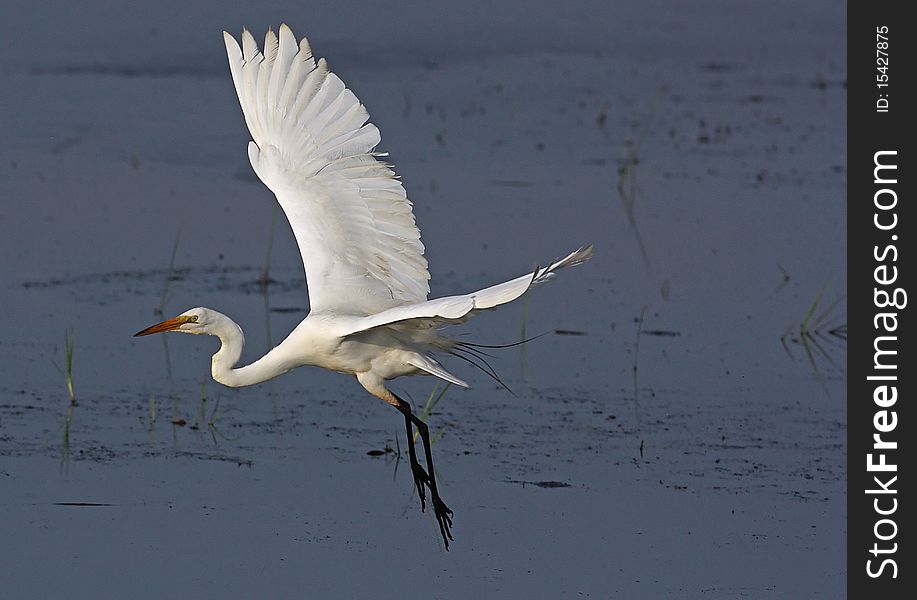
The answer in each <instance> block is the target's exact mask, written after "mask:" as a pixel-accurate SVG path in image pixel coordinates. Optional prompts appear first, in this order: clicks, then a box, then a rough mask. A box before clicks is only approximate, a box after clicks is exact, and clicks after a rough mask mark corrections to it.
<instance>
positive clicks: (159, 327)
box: [134, 315, 197, 337]
mask: <svg viewBox="0 0 917 600" xmlns="http://www.w3.org/2000/svg"><path fill="white" fill-rule="evenodd" d="M189 321H197V315H180V316H177V317H173V318H171V319H169V320H167V321H163V322H162V323H156V324H155V325H153V326H152V327H147V328H146V329H144V330H143V331H138V332H137V333H135V334H134V337H137V336H139V335H150V334H151V333H162V332H163V331H174V330H175V329H178V328H179V327H181V326H182V325H184V324H185V323H187V322H189Z"/></svg>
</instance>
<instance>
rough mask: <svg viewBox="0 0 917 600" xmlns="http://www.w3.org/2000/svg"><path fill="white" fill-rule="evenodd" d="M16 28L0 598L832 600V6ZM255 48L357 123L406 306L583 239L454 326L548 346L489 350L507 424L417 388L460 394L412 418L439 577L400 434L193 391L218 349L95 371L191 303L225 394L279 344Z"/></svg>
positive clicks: (136, 21) (282, 388)
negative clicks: (251, 69) (424, 443)
mask: <svg viewBox="0 0 917 600" xmlns="http://www.w3.org/2000/svg"><path fill="white" fill-rule="evenodd" d="M466 4H467V3H466ZM22 10H24V9H14V10H13V11H12V13H11V15H7V18H5V19H4V22H3V23H2V24H0V39H4V40H6V41H7V56H8V57H10V54H11V57H10V58H8V60H6V61H4V64H3V66H2V67H0V69H2V72H3V75H4V78H5V80H6V81H7V84H6V85H5V86H4V87H5V89H4V92H3V95H2V96H0V100H2V103H3V109H4V110H2V111H0V130H2V131H3V132H4V145H3V146H2V148H0V197H2V198H3V202H2V204H0V227H2V235H0V264H2V265H3V273H4V275H5V277H4V283H3V284H2V286H3V287H2V291H0V307H2V311H0V313H2V315H3V316H2V317H0V318H2V336H0V364H2V367H0V369H2V370H0V486H2V488H0V489H2V492H3V493H2V495H0V502H2V509H3V510H2V511H0V531H3V542H2V543H0V565H2V567H0V589H3V590H4V593H5V594H9V595H10V597H39V596H50V595H52V594H68V595H70V596H76V597H93V598H99V597H124V596H125V595H129V596H130V597H163V596H175V595H189V594H195V595H201V594H204V595H207V596H226V597H252V596H272V597H303V596H305V597H374V598H390V597H391V598H395V597H399V598H403V597H404V596H405V594H407V595H408V596H411V595H414V594H416V595H420V594H424V595H427V596H432V597H437V598H469V597H506V598H518V597H532V596H539V597H581V596H585V597H596V598H605V597H622V598H641V597H645V598H659V597H673V598H693V597H713V598H717V597H722V598H735V597H750V598H758V597H812V598H815V597H824V598H836V597H840V596H842V595H843V594H844V577H845V559H846V557H845V553H844V539H845V537H846V535H845V534H846V531H845V518H846V509H845V498H844V489H845V475H844V469H845V457H844V440H845V437H846V425H845V422H846V411H845V405H846V392H845V378H846V372H845V368H844V367H845V364H846V346H845V344H844V339H843V331H844V330H843V329H842V328H843V327H845V326H846V312H845V310H846V303H845V300H844V298H845V293H846V275H845V269H846V263H845V230H846V210H845V195H846V191H845V187H846V167H845V161H846V158H845V155H846V134H845V131H844V119H845V116H846V84H845V81H846V63H845V52H846V46H845V22H844V16H845V10H846V8H845V5H844V4H843V3H831V2H825V3H820V4H818V5H807V6H806V7H805V9H804V10H805V12H802V13H801V12H800V10H801V9H800V8H799V6H797V5H796V4H789V3H784V4H771V5H768V6H767V7H755V8H754V9H749V10H753V11H754V12H748V13H745V12H743V11H742V9H740V8H738V7H736V6H734V5H733V4H731V3H722V2H703V3H701V4H697V3H694V4H692V5H691V8H690V10H689V9H687V8H680V7H673V6H670V5H668V4H663V3H658V4H653V3H650V4H645V5H641V6H640V7H618V8H617V9H616V10H614V11H610V10H609V9H608V8H607V7H606V4H605V3H602V2H593V3H586V4H582V5H576V6H571V7H565V8H564V11H565V12H562V13H560V14H558V13H557V10H556V7H554V6H553V5H551V6H548V5H545V6H544V7H542V8H538V7H537V6H536V7H533V6H532V5H531V4H530V3H525V4H521V3H519V4H517V3H503V4H500V5H498V6H493V5H492V3H483V2H480V3H472V4H471V5H470V10H469V9H468V8H466V7H464V6H463V7H462V9H461V10H460V9H459V7H458V6H457V5H456V6H451V5H449V6H446V7H445V8H443V7H438V8H437V7H428V6H427V5H426V4H423V3H417V4H416V5H414V6H409V7H406V8H403V7H401V6H399V7H389V10H387V11H386V12H384V13H379V12H378V10H379V9H378V5H377V4H373V3H363V2H354V3H351V4H347V5H344V6H339V5H335V8H334V9H331V8H324V9H317V8H312V7H310V9H309V10H308V11H306V10H305V9H302V8H295V7H291V6H288V5H283V4H281V3H268V4H266V5H263V6H259V7H257V8H255V7H248V8H245V9H241V8H233V9H227V8H225V7H223V6H222V5H217V4H212V5H208V3H201V4H200V5H198V6H196V7H194V8H192V9H188V8H187V7H186V6H184V5H183V4H178V3H175V4H174V5H173V4H172V3H169V2H167V3H157V4H156V5H155V6H152V5H151V6H147V7H145V8H141V9H131V10H129V11H128V10H127V9H123V10H124V11H125V12H124V14H118V13H117V12H112V10H111V9H110V7H107V6H105V5H104V4H103V3H89V4H86V3H83V4H81V5H80V7H79V9H77V8H76V7H74V8H72V9H71V8H67V7H63V8H62V7H60V6H57V5H51V4H49V5H48V6H46V7H42V6H41V5H39V6H38V7H36V8H31V9H30V11H31V12H28V13H26V12H17V11H22ZM188 11H191V12H188ZM316 11H317V12H316ZM281 20H285V21H286V22H288V23H289V24H290V25H291V26H292V27H293V29H294V31H296V33H297V34H298V35H308V36H309V37H310V40H311V42H312V45H313V48H314V49H315V51H316V53H317V55H319V56H326V57H327V58H328V59H329V61H330V63H331V66H332V67H333V68H334V69H335V70H336V72H338V74H339V75H340V76H341V77H342V78H343V79H344V80H345V81H346V82H347V83H348V85H350V86H351V87H352V88H353V89H354V90H355V92H356V93H357V94H358V96H359V97H360V98H361V100H362V101H363V102H364V103H365V104H366V105H367V107H368V109H369V111H370V113H371V114H372V115H373V122H374V123H376V124H377V125H378V126H379V127H380V129H381V131H382V135H383V143H382V145H381V147H380V149H381V150H384V151H388V152H390V153H391V156H390V159H391V160H392V161H393V162H394V163H395V164H396V166H397V169H398V172H399V173H400V174H401V175H402V177H403V180H404V183H405V186H406V188H407V190H408V194H409V197H411V198H412V200H413V202H414V203H415V213H416V215H417V220H418V224H419V225H420V227H421V231H422V234H423V240H424V242H425V244H426V246H427V255H428V258H429V259H430V270H431V273H432V274H433V281H432V288H433V295H445V294H450V293H458V292H465V291H470V290H472V289H477V288H478V287H483V286H485V285H488V284H491V283H496V282H498V281H502V280H504V279H507V278H510V277H514V276H516V275H519V274H522V273H523V272H525V271H526V270H528V269H529V268H531V267H532V266H533V265H534V264H536V263H540V264H544V263H545V262H546V261H547V260H549V259H551V258H553V257H555V256H558V255H561V254H564V253H566V252H567V251H569V250H571V249H572V248H574V247H576V246H578V245H579V244H581V243H583V242H586V241H594V242H595V243H596V256H595V258H594V260H593V261H592V262H590V263H588V264H587V265H585V266H583V267H580V268H577V269H575V270H569V271H565V272H563V273H561V274H560V276H559V277H558V280H557V281H556V282H555V283H552V284H550V285H547V286H543V287H541V288H539V289H537V290H535V291H534V292H533V293H531V294H530V295H529V296H527V297H526V300H524V301H520V302H517V303H515V304H513V305H510V306H507V307H505V308H504V309H502V310H500V311H496V312H493V313H488V314H486V315H483V316H482V317H480V318H477V319H475V320H474V321H472V322H471V323H470V324H469V325H468V326H467V327H465V328H464V329H463V330H462V331H463V332H465V334H464V335H466V336H467V339H469V340H473V341H478V342H481V343H507V342H514V341H517V340H519V339H520V336H521V334H522V330H523V329H524V331H525V334H526V335H533V334H538V333H543V332H555V331H556V330H560V332H561V333H560V334H557V333H551V334H550V335H547V336H544V337H542V338H539V339H538V340H537V341H535V342H532V343H530V344H528V345H526V346H524V347H522V348H512V349H506V350H499V351H495V354H496V356H495V358H493V359H492V360H491V364H492V365H493V366H494V368H495V369H496V370H497V371H498V372H499V373H500V375H501V377H502V378H503V380H504V381H505V382H506V383H507V385H508V386H509V387H510V388H512V390H513V391H514V392H515V394H516V395H515V396H513V395H511V394H510V393H508V392H506V391H505V390H503V389H502V388H500V387H499V386H498V385H497V384H495V383H494V382H493V381H492V380H491V379H489V378H488V377H486V376H485V375H484V374H482V373H480V372H475V371H473V370H472V369H471V367H469V366H467V365H464V364H452V365H450V368H451V369H452V370H454V371H456V372H457V374H459V375H460V376H462V377H463V378H465V379H468V380H470V381H471V382H472V383H473V385H474V387H473V388H472V389H471V390H468V391H460V390H456V389H450V390H448V391H447V392H446V394H445V396H444V398H443V399H442V401H441V402H440V404H439V405H438V406H437V407H436V410H435V411H434V413H433V414H432V415H431V416H430V418H429V423H430V426H431V429H432V430H433V431H435V432H437V434H438V435H439V436H440V437H439V438H438V440H437V441H436V443H435V444H434V453H435V455H436V459H437V460H436V464H437V469H438V475H439V479H440V481H441V488H442V494H443V497H444V499H445V500H446V502H447V503H448V504H449V505H450V506H451V507H452V508H453V509H454V510H455V529H454V532H455V538H456V539H455V543H454V545H453V546H452V548H451V551H450V552H448V553H446V552H445V551H443V550H442V548H441V544H440V541H439V538H438V533H437V529H436V525H435V521H434V520H433V518H432V516H431V515H430V514H423V513H421V512H420V510H419V504H418V501H417V499H416V497H413V496H412V484H411V480H410V472H409V469H408V468H406V464H405V462H404V461H403V460H402V461H399V460H397V458H396V456H395V454H396V452H395V451H397V450H398V449H399V447H400V449H403V447H404V441H403V440H402V439H401V436H402V434H403V430H402V427H403V426H402V422H401V419H400V416H399V415H398V414H397V413H396V412H395V411H393V410H391V408H389V407H387V406H385V405H383V404H382V403H381V402H378V401H376V400H374V399H373V398H371V397H369V396H368V395H367V394H366V393H365V392H364V391H363V390H362V388H360V386H359V385H358V384H357V383H356V382H355V381H353V380H351V379H350V378H347V377H344V376H341V375H337V374H331V373H324V372H320V371H317V370H308V369H303V370H300V371H298V372H294V373H292V374H289V375H287V376H285V377H282V378H280V379H277V380H275V381H273V382H270V383H267V384H264V385H261V386H257V387H253V388H246V389H241V390H229V389H226V388H222V387H221V386H219V385H218V384H216V383H214V382H212V381H210V380H209V355H210V354H211V353H212V352H214V351H215V350H216V346H215V344H216V342H215V341H213V340H211V339H208V340H202V339H199V338H192V336H169V337H166V338H162V339H156V338H149V339H136V340H135V339H133V338H132V337H131V335H132V334H133V333H134V332H136V331H137V330H139V329H141V328H143V327H145V326H147V325H149V324H151V323H153V322H156V321H157V320H160V316H159V314H158V313H157V310H159V309H160V308H161V309H162V310H163V312H164V313H165V316H171V315H173V314H177V313H179V312H181V311H183V310H185V309H187V308H189V307H192V306H198V305H201V304H203V305H206V306H211V307H213V308H215V309H217V310H220V311H222V312H225V313H227V314H229V315H230V316H232V317H233V318H234V319H236V320H237V321H238V322H239V323H241V324H242V326H243V328H244V329H245V330H246V336H247V347H246V350H245V352H244V354H243V361H249V360H253V359H255V358H257V357H258V356H260V354H261V353H263V352H264V351H265V350H266V349H267V348H269V347H270V346H271V345H272V344H275V343H277V342H279V341H280V340H281V339H282V338H283V337H284V336H285V335H286V333H287V332H288V331H289V330H290V329H292V327H294V326H295V324H296V323H297V322H298V321H299V320H300V319H301V318H302V317H303V316H304V314H305V312H306V311H307V310H308V305H307V300H306V294H305V289H304V285H303V281H302V273H301V265H300V264H299V262H298V261H299V258H298V252H297V250H296V248H295V243H294V241H293V239H292V235H291V234H290V232H289V230H288V228H287V225H286V223H285V222H284V221H283V219H282V217H281V218H280V220H279V221H278V222H277V229H276V233H275V237H274V244H273V250H272V260H271V262H270V265H271V277H272V278H273V279H274V280H275V283H274V284H272V285H271V286H269V288H268V290H267V292H264V291H263V290H261V288H259V286H258V284H257V282H256V280H257V278H258V276H259V275H260V273H261V270H262V268H263V265H264V264H265V260H266V254H267V247H268V239H269V231H270V228H271V213H272V202H273V200H272V198H271V196H270V194H269V192H268V191H267V190H266V189H264V188H263V187H262V186H261V184H260V183H259V182H258V181H257V180H255V179H254V176H253V175H252V173H251V169H250V167H249V166H248V164H247V159H246V155H245V143H246V141H247V139H248V137H247V133H246V132H245V130H244V125H243V122H242V117H241V112H240V111H239V109H238V106H237V104H236V100H235V98H234V92H233V89H232V84H231V80H230V78H229V74H228V69H227V68H226V65H225V57H224V56H223V47H222V43H221V40H220V37H219V32H220V30H221V29H222V28H226V29H230V30H232V31H233V32H237V31H238V30H240V29H241V27H242V26H243V25H248V26H250V27H251V28H252V29H253V30H254V31H255V32H256V33H263V31H264V30H265V29H266V28H267V26H268V24H274V26H275V27H276V25H277V24H278V23H279V22H280V21H281ZM356 36H360V37H359V38H357V37H356ZM173 250H174V259H172V254H173ZM810 312H811V316H809V317H808V318H807V315H809V314H810ZM67 332H71V334H72V340H73V344H74V350H73V369H72V373H73V384H74V389H75V393H76V397H77V401H78V403H77V405H76V406H75V407H72V408H71V407H69V404H70V399H69V395H68V391H67V386H66V381H65V377H64V375H63V373H62V372H61V371H60V370H59V368H61V369H63V368H64V365H65V343H64V340H65V335H66V333H67ZM164 340H166V341H165V342H164ZM803 342H804V343H803ZM466 367H467V368H466ZM433 385H434V381H432V380H431V379H427V378H423V379H421V378H418V379H416V380H413V381H402V382H398V384H397V387H396V389H398V390H400V391H402V392H404V393H406V394H409V395H410V396H411V397H412V398H413V399H414V401H415V403H416V404H423V402H424V400H425V399H426V397H427V396H428V394H429V393H430V391H431V388H432V387H433ZM396 439H397V441H396ZM386 449H390V450H393V451H389V452H385V450H386ZM370 451H383V455H382V456H376V457H374V456H370V455H368V454H367V453H368V452H370Z"/></svg>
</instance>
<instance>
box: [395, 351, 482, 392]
mask: <svg viewBox="0 0 917 600" xmlns="http://www.w3.org/2000/svg"><path fill="white" fill-rule="evenodd" d="M407 362H408V364H409V365H413V366H415V367H417V368H418V369H420V370H421V371H426V372H427V373H429V374H430V375H436V376H437V377H439V378H440V379H444V380H446V381H448V382H449V383H454V384H455V385H460V386H462V387H471V386H470V385H468V383H466V382H465V381H462V380H461V379H459V378H458V377H456V376H455V375H453V374H452V373H450V372H449V371H447V370H446V369H444V368H443V366H442V365H441V364H439V362H437V361H436V359H434V358H432V357H429V356H424V355H422V354H417V355H416V356H414V357H412V358H411V359H409V360H408V361H407Z"/></svg>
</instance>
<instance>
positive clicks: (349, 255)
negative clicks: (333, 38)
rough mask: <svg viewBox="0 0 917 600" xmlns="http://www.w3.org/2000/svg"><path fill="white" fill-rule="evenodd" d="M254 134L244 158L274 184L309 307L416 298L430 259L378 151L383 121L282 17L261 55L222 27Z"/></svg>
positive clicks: (348, 309) (368, 310)
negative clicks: (373, 118)
mask: <svg viewBox="0 0 917 600" xmlns="http://www.w3.org/2000/svg"><path fill="white" fill-rule="evenodd" d="M223 37H224V40H225V42H226V52H227V54H228V55H229V66H230V69H231V70H232V79H233V82H234V83H235V86H236V93H237V94H238V95H239V102H240V103H241V105H242V112H243V113H244V115H245V122H246V124H247V125H248V129H249V131H250V132H251V135H252V138H253V139H254V142H251V143H250V144H249V151H248V153H249V159H250V160H251V163H252V167H253V168H254V169H255V173H257V175H258V177H259V178H260V179H261V181H263V182H264V184H265V185H266V186H267V187H268V188H270V189H271V191H273V192H274V194H275V195H276V196H277V200H278V201H279V202H280V206H281V207H282V208H283V211H284V213H285V214H286V216H287V219H289V221H290V225H291V227H292V228H293V234H294V235H295V236H296V242H297V244H298V245H299V250H300V252H301V253H302V259H303V265H304V266H305V269H306V278H307V280H308V287H309V303H310V306H311V310H312V312H324V311H329V310H333V311H337V312H343V313H351V314H364V315H370V314H374V313H377V312H379V311H382V310H385V309H388V308H391V307H393V306H398V305H401V304H404V303H411V302H422V301H424V300H426V298H427V294H428V293H429V291H430V288H429V284H428V281H429V279H430V274H429V272H428V271H427V261H426V259H425V258H424V257H423V250H424V248H423V244H422V243H421V242H420V232H419V231H418V229H417V225H416V224H415V222H414V215H413V213H412V212H411V203H410V201H408V199H407V194H406V193H405V190H404V187H403V186H402V185H401V182H400V181H398V179H397V178H396V177H395V173H394V172H393V171H392V169H391V168H390V167H389V166H388V165H387V164H385V163H383V162H380V161H379V160H377V159H376V155H375V154H374V153H373V148H375V147H376V144H378V143H379V140H380V137H379V130H378V129H377V128H376V126H375V125H373V124H371V123H368V122H367V121H368V120H369V114H368V113H367V112H366V109H365V108H364V107H363V105H362V104H360V101H359V100H358V99H357V98H356V96H354V94H353V92H351V91H350V90H348V89H347V88H346V87H345V86H344V83H343V82H342V81H341V80H340V78H338V77H337V75H335V74H334V73H331V72H330V71H329V70H328V65H327V64H326V63H325V60H324V59H320V60H319V61H318V62H317V63H316V61H315V60H314V59H313V57H312V50H311V49H310V47H309V43H308V42H307V41H306V39H305V38H303V39H302V41H301V42H300V43H299V44H298V45H297V44H296V39H295V37H294V36H293V32H292V31H290V28H289V27H287V26H286V25H281V27H280V36H279V38H278V36H277V35H275V34H274V33H273V32H272V31H268V33H267V36H266V38H265V40H264V54H262V53H261V52H260V51H259V50H258V46H257V43H256V42H255V40H254V38H253V37H252V35H251V34H250V33H249V32H248V31H243V33H242V47H241V48H240V47H239V44H238V43H237V42H236V40H235V38H233V37H232V36H231V35H229V34H228V33H225V32H224V34H223Z"/></svg>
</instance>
